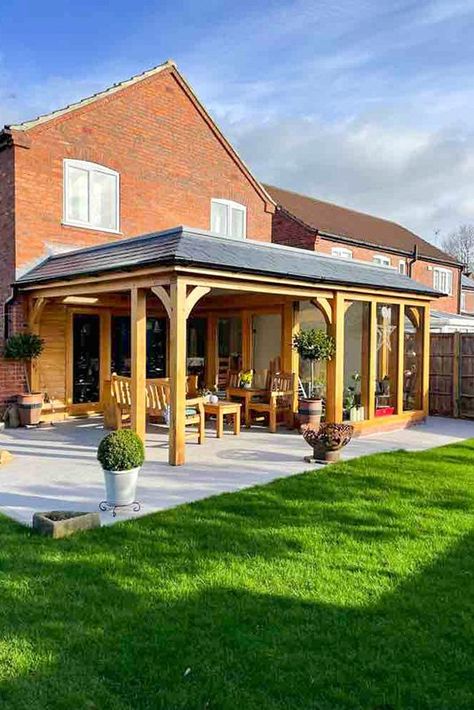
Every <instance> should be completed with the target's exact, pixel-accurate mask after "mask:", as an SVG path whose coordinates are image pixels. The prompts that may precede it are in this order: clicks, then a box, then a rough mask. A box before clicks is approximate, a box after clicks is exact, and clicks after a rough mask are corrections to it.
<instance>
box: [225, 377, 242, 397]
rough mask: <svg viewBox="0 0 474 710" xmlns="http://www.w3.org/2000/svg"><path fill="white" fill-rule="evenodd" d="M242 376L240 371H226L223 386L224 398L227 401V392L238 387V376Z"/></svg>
mask: <svg viewBox="0 0 474 710" xmlns="http://www.w3.org/2000/svg"><path fill="white" fill-rule="evenodd" d="M241 374H242V371H241V370H228V372H227V380H226V384H225V396H226V399H229V395H228V390H229V389H230V388H231V387H234V388H235V387H239V386H240V375H241Z"/></svg>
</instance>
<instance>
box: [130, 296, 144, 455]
mask: <svg viewBox="0 0 474 710" xmlns="http://www.w3.org/2000/svg"><path fill="white" fill-rule="evenodd" d="M130 316H131V318H130V320H131V323H130V326H131V334H132V353H131V355H132V363H131V399H132V403H131V405H132V406H131V424H132V429H133V431H135V432H136V433H137V434H138V436H139V437H140V438H141V439H142V441H143V442H145V432H146V401H145V397H146V390H145V387H146V291H145V289H142V288H137V287H133V288H132V290H131V312H130Z"/></svg>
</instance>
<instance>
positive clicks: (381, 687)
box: [0, 535, 474, 710]
mask: <svg viewBox="0 0 474 710" xmlns="http://www.w3.org/2000/svg"><path fill="white" fill-rule="evenodd" d="M25 537H26V536H25ZM25 542H26V540H25ZM52 556H53V557H54V555H53V553H52ZM473 567H474V536H472V535H471V536H466V537H465V539H464V540H462V541H461V542H460V543H459V544H458V545H457V546H456V547H455V548H454V549H452V550H451V551H450V552H449V554H447V555H446V556H445V557H443V558H442V559H440V560H438V561H437V562H436V564H434V565H433V566H432V567H430V568H428V569H426V570H425V571H424V572H423V573H422V574H420V575H417V576H416V577H415V578H413V579H412V580H411V581H409V582H408V583H406V584H404V585H402V586H401V587H400V588H398V589H396V590H395V592H393V593H390V594H387V595H386V596H385V597H383V598H382V599H381V600H379V602H378V603H377V604H376V605H375V606H374V607H371V608H360V609H357V608H350V607H338V606H333V605H325V604H320V603H310V602H305V601H299V600H298V599H296V598H287V597H278V596H272V595H270V594H256V593H254V592H252V591H251V590H244V589H222V588H217V589H213V588H209V589H207V590H206V591H205V592H202V593H195V592H193V593H190V594H189V597H188V598H184V599H183V598H181V599H175V600H173V599H171V598H170V599H167V600H166V601H164V600H163V599H160V596H159V595H156V594H154V593H153V590H152V589H150V590H148V593H146V592H143V593H140V594H137V593H136V592H135V591H134V589H133V582H132V580H131V579H129V583H130V589H129V590H126V589H125V588H124V587H123V586H121V587H120V586H118V585H117V584H116V583H115V582H114V581H113V579H112V578H109V574H108V570H107V567H106V563H105V561H104V562H103V563H102V564H98V563H97V562H95V561H94V560H91V561H90V562H82V563H78V562H68V560H67V558H65V559H64V560H63V561H62V562H59V561H57V560H54V559H52V560H50V561H49V562H48V561H43V562H42V563H41V564H38V566H37V568H36V569H33V570H32V573H33V575H35V574H40V575H41V576H42V577H44V576H47V577H48V578H49V579H50V585H49V588H45V589H44V590H43V597H42V598H41V599H39V600H38V598H37V599H36V602H38V601H39V603H40V606H41V607H42V608H43V614H42V615H41V618H39V619H38V617H37V611H36V613H35V614H33V613H32V609H31V602H32V601H33V600H30V602H29V603H26V602H24V603H21V601H20V600H19V599H18V598H15V597H12V598H10V599H8V597H5V596H4V598H3V600H2V605H3V612H5V609H6V608H8V607H9V606H10V605H11V609H10V613H9V616H8V617H7V618H6V619H5V618H4V620H3V624H2V625H3V632H4V633H5V634H6V638H7V639H8V638H10V639H12V638H14V639H15V641H14V643H13V644H12V646H11V648H12V650H13V651H15V650H16V649H17V648H22V647H25V648H26V649H27V655H28V654H29V653H30V649H31V648H35V651H36V653H38V654H39V658H40V662H39V664H38V665H36V662H34V660H33V659H34V655H33V657H32V658H31V659H30V663H31V668H30V672H29V673H25V674H24V675H23V674H21V672H20V675H18V676H17V677H15V675H16V673H18V671H19V670H20V669H16V670H15V671H13V668H12V674H11V677H10V678H7V679H6V680H4V682H3V684H2V685H1V687H0V701H1V702H2V705H1V707H2V708H22V709H23V708H29V709H32V710H34V709H35V708H43V707H49V708H52V709H55V708H66V707H80V708H100V709H101V710H102V709H106V708H107V709H108V708H110V709H115V708H134V709H135V708H140V709H141V708H150V709H151V708H166V710H175V709H177V708H182V709H186V710H191V709H194V708H196V710H197V709H198V708H215V709H220V708H232V709H233V708H236V707H242V708H245V710H250V709H253V708H259V709H261V708H288V709H289V708H304V709H305V710H306V709H307V708H325V709H326V708H327V709H328V710H329V708H331V710H334V709H335V708H347V709H349V708H350V709H351V710H355V709H356V708H361V709H364V710H366V709H372V708H396V709H397V710H398V709H399V710H409V709H410V708H417V709H420V708H426V709H427V710H428V708H429V709H430V710H435V709H437V708H439V709H441V708H443V709H446V710H448V709H449V710H451V709H453V708H456V709H461V708H466V709H467V708H472V704H473V696H472V694H471V692H472V657H473V654H474V642H473V639H474V634H473V631H474V629H473V628H472V618H473V613H474V577H473V573H472V569H473ZM61 578H65V579H67V580H69V581H70V590H69V594H68V593H67V591H66V596H65V597H64V596H63V597H62V598H61V599H58V597H57V593H56V591H55V589H56V587H55V583H54V580H56V581H59V580H60V579H61ZM62 589H63V590H64V587H63V588H62ZM17 619H21V620H22V626H21V628H18V624H17V623H16V622H15V620H17ZM8 620H9V621H10V623H9V621H8ZM42 659H43V660H42ZM187 669H190V670H187Z"/></svg>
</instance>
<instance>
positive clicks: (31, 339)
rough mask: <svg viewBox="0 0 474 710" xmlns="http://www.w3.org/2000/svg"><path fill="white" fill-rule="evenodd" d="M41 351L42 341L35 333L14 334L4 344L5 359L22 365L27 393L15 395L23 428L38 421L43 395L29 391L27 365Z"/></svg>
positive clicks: (42, 347)
mask: <svg viewBox="0 0 474 710" xmlns="http://www.w3.org/2000/svg"><path fill="white" fill-rule="evenodd" d="M43 349H44V341H43V340H42V339H41V338H40V337H39V335H36V333H15V334H14V335H11V336H10V337H9V338H8V340H7V341H6V343H5V350H4V356H5V358H6V359H7V360H16V361H17V362H20V363H21V364H22V365H23V372H24V376H25V383H26V392H27V393H26V394H24V393H22V394H18V395H17V403H18V410H19V414H20V422H21V424H22V425H23V426H26V425H27V424H38V422H39V420H40V416H41V408H42V406H43V395H42V393H41V392H32V391H31V385H30V378H29V374H28V365H29V364H30V363H31V362H32V361H33V360H36V359H37V358H38V357H39V356H40V355H41V353H42V352H43Z"/></svg>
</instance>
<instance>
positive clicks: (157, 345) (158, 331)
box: [112, 316, 166, 378]
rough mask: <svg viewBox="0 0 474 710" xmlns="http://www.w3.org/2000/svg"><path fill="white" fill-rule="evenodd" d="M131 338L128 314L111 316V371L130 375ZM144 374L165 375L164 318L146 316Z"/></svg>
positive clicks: (150, 375)
mask: <svg viewBox="0 0 474 710" xmlns="http://www.w3.org/2000/svg"><path fill="white" fill-rule="evenodd" d="M131 352H132V340H131V329H130V317H129V316H113V317H112V372H115V373H116V374H117V375H124V376H126V377H130V374H131ZM146 376H147V377H148V378H153V377H166V318H155V317H150V318H147V321H146Z"/></svg>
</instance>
